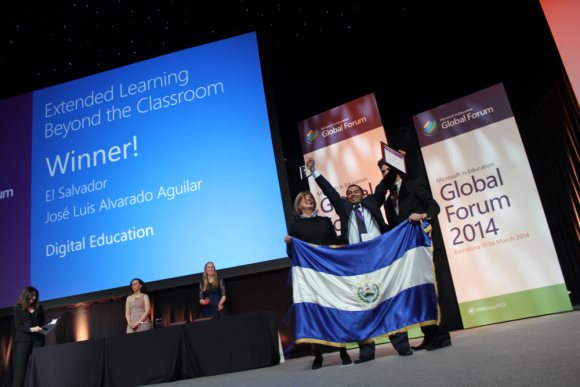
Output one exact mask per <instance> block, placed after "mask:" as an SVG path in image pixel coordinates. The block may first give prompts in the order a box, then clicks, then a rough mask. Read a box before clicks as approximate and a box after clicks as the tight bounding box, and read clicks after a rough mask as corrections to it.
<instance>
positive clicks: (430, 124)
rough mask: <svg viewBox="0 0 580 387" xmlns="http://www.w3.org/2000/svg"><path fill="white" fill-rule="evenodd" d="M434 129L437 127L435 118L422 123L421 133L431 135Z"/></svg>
mask: <svg viewBox="0 0 580 387" xmlns="http://www.w3.org/2000/svg"><path fill="white" fill-rule="evenodd" d="M435 129H437V123H436V122H435V120H427V122H425V123H424V124H423V133H425V134H426V135H427V136H430V135H432V134H433V132H435Z"/></svg>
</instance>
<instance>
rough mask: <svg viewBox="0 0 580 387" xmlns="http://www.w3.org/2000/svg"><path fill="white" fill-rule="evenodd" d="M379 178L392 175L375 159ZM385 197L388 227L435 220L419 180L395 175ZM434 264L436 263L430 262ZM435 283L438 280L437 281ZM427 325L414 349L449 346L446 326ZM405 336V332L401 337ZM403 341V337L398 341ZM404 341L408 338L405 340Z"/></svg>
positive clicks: (424, 186) (432, 201)
mask: <svg viewBox="0 0 580 387" xmlns="http://www.w3.org/2000/svg"><path fill="white" fill-rule="evenodd" d="M377 165H378V167H379V168H380V170H381V174H382V175H383V176H387V175H390V174H392V168H391V167H390V166H389V165H388V164H387V163H386V162H385V161H384V160H382V159H381V160H379V161H378V163H377ZM389 191H390V195H389V198H388V199H387V200H386V201H385V204H384V207H385V214H386V216H387V221H388V222H389V225H390V226H391V227H395V226H397V225H398V224H400V223H401V222H404V221H409V222H420V221H422V220H427V221H431V219H433V220H436V216H437V214H439V211H440V207H439V204H437V202H436V201H435V199H433V195H432V194H431V191H430V190H429V187H428V186H427V183H426V182H425V181H423V180H421V179H406V178H405V177H404V176H403V177H402V178H401V175H400V174H397V177H396V179H395V184H393V186H391V188H390V190H389ZM434 262H436V261H435V260H434ZM435 275H437V265H436V264H435ZM437 283H440V281H439V280H438V279H437ZM441 321H442V323H441V324H440V325H439V326H438V325H428V326H424V327H421V330H422V331H423V335H424V339H423V343H422V344H421V345H419V346H417V347H413V349H414V350H421V349H427V350H428V351H430V350H434V349H439V348H443V347H448V346H450V345H451V336H450V334H449V330H448V329H447V328H446V324H445V323H443V321H444V320H443V316H441ZM401 335H405V336H407V334H406V333H404V334H401ZM401 340H404V338H401ZM407 340H408V339H407Z"/></svg>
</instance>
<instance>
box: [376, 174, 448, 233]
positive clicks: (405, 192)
mask: <svg viewBox="0 0 580 387" xmlns="http://www.w3.org/2000/svg"><path fill="white" fill-rule="evenodd" d="M391 189H392V188H391ZM389 191H390V190H389ZM398 202H399V214H397V213H396V212H395V206H394V204H393V201H392V194H391V196H389V198H388V199H387V200H386V201H385V213H386V215H387V221H388V222H389V225H390V226H391V227H395V226H396V225H398V224H399V223H401V222H402V221H405V220H406V219H407V218H408V217H409V215H411V214H412V213H413V212H416V213H422V212H425V213H427V217H428V218H429V219H430V218H434V217H435V216H437V215H438V214H439V211H440V208H439V204H437V202H436V201H435V199H433V195H432V194H431V191H430V190H429V187H428V186H427V183H426V182H425V181H423V180H420V179H412V180H406V179H403V181H401V188H400V189H399V197H398Z"/></svg>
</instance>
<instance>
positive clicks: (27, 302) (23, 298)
mask: <svg viewBox="0 0 580 387" xmlns="http://www.w3.org/2000/svg"><path fill="white" fill-rule="evenodd" d="M43 325H44V311H43V309H42V305H41V304H40V303H39V302H38V290H36V289H35V288H33V287H32V286H27V287H25V288H24V290H22V293H20V298H19V299H18V303H17V304H16V306H14V326H15V328H16V332H15V334H14V348H13V349H12V364H13V370H14V378H13V380H12V386H13V387H22V386H23V385H24V379H25V377H26V368H27V366H28V359H29V357H30V354H31V353H32V349H33V348H36V347H41V346H42V345H43V344H44V335H43V334H42V333H40V332H42V326H43Z"/></svg>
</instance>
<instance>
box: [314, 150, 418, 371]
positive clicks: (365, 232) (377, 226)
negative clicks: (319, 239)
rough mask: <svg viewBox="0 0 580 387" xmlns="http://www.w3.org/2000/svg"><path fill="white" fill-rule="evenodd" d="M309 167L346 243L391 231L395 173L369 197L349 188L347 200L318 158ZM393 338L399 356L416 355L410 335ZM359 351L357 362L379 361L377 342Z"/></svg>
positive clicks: (360, 344) (353, 188) (371, 237)
mask: <svg viewBox="0 0 580 387" xmlns="http://www.w3.org/2000/svg"><path fill="white" fill-rule="evenodd" d="M306 167H307V168H308V169H309V170H310V171H311V174H312V176H313V177H314V178H315V180H316V183H317V184H318V186H319V187H320V189H321V190H322V192H323V193H324V194H325V195H326V196H327V197H328V200H330V203H331V204H332V205H333V207H334V210H335V211H336V213H337V214H338V217H339V218H340V224H341V228H340V230H341V238H342V239H343V240H344V242H345V243H346V244H353V243H359V242H364V241H367V240H371V239H373V238H376V237H378V236H379V235H381V234H383V233H385V232H387V231H388V230H389V226H388V225H387V224H386V223H385V220H384V218H383V215H382V213H381V206H382V205H383V203H384V201H385V197H386V195H387V190H388V188H389V187H391V186H392V185H393V183H394V181H395V178H396V176H397V175H396V171H395V170H393V171H392V172H391V173H387V174H385V175H384V176H383V179H382V180H381V182H380V183H379V185H377V187H376V188H375V192H374V193H373V194H372V195H367V196H366V197H365V196H364V191H363V189H362V188H361V187H359V186H358V185H356V184H351V185H350V186H348V187H347V189H346V199H343V198H342V197H341V196H340V194H339V193H338V192H337V191H336V189H335V188H334V187H333V186H332V185H331V184H330V183H329V182H328V181H327V180H326V179H325V178H324V176H322V175H321V174H320V173H319V172H318V171H317V170H316V168H315V163H314V159H308V160H307V161H306ZM389 337H391V336H389ZM392 337H393V338H392V339H391V343H392V344H393V346H394V347H395V349H396V350H397V352H398V353H399V355H401V356H407V355H412V354H413V352H412V351H411V347H410V346H409V341H408V339H406V335H405V336H404V339H405V340H398V337H399V336H398V335H393V336H392ZM359 348H360V354H359V359H358V360H355V363H362V362H365V361H369V360H373V359H374V358H375V343H374V342H372V341H371V342H360V343H359Z"/></svg>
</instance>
